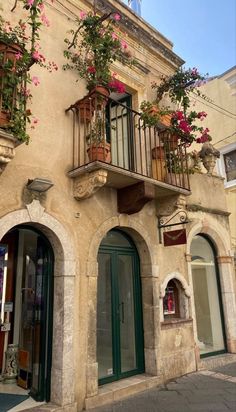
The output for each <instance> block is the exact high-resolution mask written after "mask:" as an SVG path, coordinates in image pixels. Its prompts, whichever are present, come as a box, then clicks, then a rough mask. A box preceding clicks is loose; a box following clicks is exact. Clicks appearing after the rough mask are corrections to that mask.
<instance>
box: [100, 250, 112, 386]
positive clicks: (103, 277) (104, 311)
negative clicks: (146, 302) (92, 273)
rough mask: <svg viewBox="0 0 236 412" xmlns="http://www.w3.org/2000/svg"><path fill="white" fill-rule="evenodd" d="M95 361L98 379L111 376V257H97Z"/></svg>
mask: <svg viewBox="0 0 236 412" xmlns="http://www.w3.org/2000/svg"><path fill="white" fill-rule="evenodd" d="M97 296H98V298H97V361H98V378H99V379H100V378H104V377H107V376H110V375H113V353H112V310H111V308H112V301H111V257H110V255H109V254H105V253H99V255H98V295H97Z"/></svg>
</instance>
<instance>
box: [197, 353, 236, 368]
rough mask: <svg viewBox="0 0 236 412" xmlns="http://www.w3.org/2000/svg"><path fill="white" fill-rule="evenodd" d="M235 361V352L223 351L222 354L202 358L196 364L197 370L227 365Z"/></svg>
mask: <svg viewBox="0 0 236 412" xmlns="http://www.w3.org/2000/svg"><path fill="white" fill-rule="evenodd" d="M232 362H236V354H234V353H224V354H222V355H217V356H211V357H209V358H203V359H201V361H200V362H199V364H198V370H203V369H214V368H218V367H219V366H224V365H228V363H232Z"/></svg>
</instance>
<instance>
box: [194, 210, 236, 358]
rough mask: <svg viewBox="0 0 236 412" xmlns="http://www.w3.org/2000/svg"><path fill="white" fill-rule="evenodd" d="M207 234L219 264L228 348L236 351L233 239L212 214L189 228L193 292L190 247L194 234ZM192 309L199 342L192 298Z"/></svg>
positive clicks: (195, 331) (230, 350)
mask: <svg viewBox="0 0 236 412" xmlns="http://www.w3.org/2000/svg"><path fill="white" fill-rule="evenodd" d="M201 234H202V235H206V236H207V237H208V238H209V240H210V241H211V242H212V244H213V246H214V249H215V252H216V255H217V266H218V272H219V278H220V294H221V300H222V304H223V313H224V324H225V333H226V340H227V349H228V351H229V352H232V353H235V352H236V324H235V321H234V319H235V318H236V297H235V292H234V267H233V259H232V256H231V240H230V235H229V232H228V231H227V229H226V228H225V227H224V226H222V225H221V224H220V223H218V222H216V219H213V218H212V217H211V216H208V217H207V219H203V220H202V221H201V222H197V223H196V222H193V223H192V225H191V226H190V228H189V232H188V241H187V247H186V251H187V261H188V275H189V284H190V288H191V294H192V295H193V282H192V270H191V255H190V247H191V243H192V240H193V238H194V236H196V235H201ZM191 310H192V314H193V315H192V316H193V319H194V322H193V329H194V336H195V341H196V342H197V327H196V315H195V307H194V301H193V299H191Z"/></svg>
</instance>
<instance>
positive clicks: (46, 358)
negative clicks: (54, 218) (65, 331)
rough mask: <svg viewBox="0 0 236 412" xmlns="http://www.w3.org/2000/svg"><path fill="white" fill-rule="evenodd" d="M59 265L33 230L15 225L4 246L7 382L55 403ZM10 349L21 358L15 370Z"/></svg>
mask: <svg viewBox="0 0 236 412" xmlns="http://www.w3.org/2000/svg"><path fill="white" fill-rule="evenodd" d="M53 261H54V257H53V251H52V248H51V245H50V243H49V241H48V240H47V238H46V237H45V236H44V235H43V234H42V233H41V232H40V231H38V230H36V229H35V228H34V227H33V226H30V225H25V226H22V225H19V226H15V227H14V228H13V229H11V230H10V231H9V232H8V233H6V235H5V236H4V237H3V238H2V240H1V242H0V300H1V323H2V326H1V332H0V371H1V377H2V379H3V382H4V380H7V381H8V382H9V381H11V379H12V382H15V383H16V384H17V385H18V386H20V387H22V388H24V389H26V390H27V392H29V394H30V396H31V397H33V398H34V399H35V400H37V401H49V400H50V377H51V376H50V374H51V357H52V356H51V352H52V314H53ZM9 349H10V351H11V350H12V352H13V351H15V353H16V357H15V361H13V362H11V364H10V365H9V356H8V355H9ZM6 352H7V353H6ZM15 362H17V365H16V364H15ZM16 375H17V376H16Z"/></svg>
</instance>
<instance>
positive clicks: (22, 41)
mask: <svg viewBox="0 0 236 412" xmlns="http://www.w3.org/2000/svg"><path fill="white" fill-rule="evenodd" d="M22 2H23V9H25V10H26V11H27V12H28V17H27V19H26V20H25V21H23V20H19V22H18V24H17V25H16V26H14V27H13V26H11V25H10V23H9V22H7V21H5V20H4V19H3V18H1V19H0V128H2V129H3V130H4V132H5V134H6V133H10V134H11V135H13V136H14V138H15V139H17V141H18V142H20V143H21V142H25V143H28V142H29V138H30V137H29V134H28V132H27V130H26V123H28V124H31V127H32V128H34V127H35V124H36V123H37V122H38V120H37V119H35V118H34V117H33V116H32V112H31V110H30V109H29V108H28V103H29V101H31V98H32V94H31V91H30V90H29V88H28V86H29V84H33V85H35V86H37V85H38V84H39V83H40V82H39V79H38V77H37V76H31V75H30V73H29V69H30V68H31V66H32V65H33V64H38V65H39V66H41V67H45V68H46V69H48V70H49V71H52V70H54V69H57V66H56V64H55V63H54V62H48V63H46V61H45V57H44V56H43V55H42V53H41V51H40V49H41V48H40V45H39V29H40V27H41V25H42V24H45V25H46V26H48V25H49V22H48V20H47V17H46V15H45V13H44V0H22ZM16 6H17V1H16V2H15V5H14V7H13V9H12V10H11V11H14V9H15V7H16Z"/></svg>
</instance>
